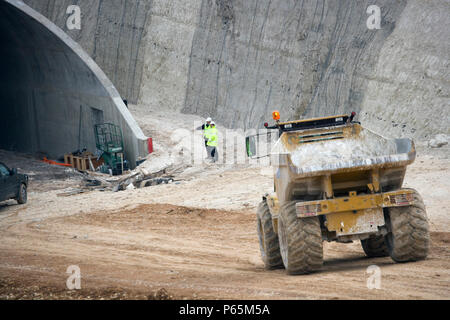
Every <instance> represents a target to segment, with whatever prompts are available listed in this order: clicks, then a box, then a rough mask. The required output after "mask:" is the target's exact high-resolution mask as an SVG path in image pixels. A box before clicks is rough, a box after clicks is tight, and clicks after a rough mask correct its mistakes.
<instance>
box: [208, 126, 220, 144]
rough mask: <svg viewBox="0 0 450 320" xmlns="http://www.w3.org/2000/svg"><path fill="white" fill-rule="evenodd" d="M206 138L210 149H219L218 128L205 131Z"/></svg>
mask: <svg viewBox="0 0 450 320" xmlns="http://www.w3.org/2000/svg"><path fill="white" fill-rule="evenodd" d="M205 138H206V139H208V142H207V143H206V145H207V146H208V147H217V144H218V134H217V129H216V128H210V129H209V130H207V131H206V130H205Z"/></svg>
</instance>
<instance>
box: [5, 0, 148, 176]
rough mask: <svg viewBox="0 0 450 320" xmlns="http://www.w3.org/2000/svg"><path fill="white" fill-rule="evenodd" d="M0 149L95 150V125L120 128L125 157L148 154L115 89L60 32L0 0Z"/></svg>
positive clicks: (11, 1)
mask: <svg viewBox="0 0 450 320" xmlns="http://www.w3.org/2000/svg"><path fill="white" fill-rule="evenodd" d="M0 42H1V45H0V70H1V73H0V101H1V108H0V112H1V114H0V148H1V149H6V150H11V151H19V152H24V153H37V152H39V153H44V154H46V155H48V156H49V157H50V158H60V157H62V156H63V155H64V154H66V153H70V152H73V151H75V150H78V149H80V148H87V149H88V150H89V151H95V135H94V125H95V124H98V123H99V122H111V123H115V124H117V125H119V126H120V127H121V128H122V131H123V135H124V140H125V141H124V142H125V155H126V157H127V158H128V159H130V164H131V166H132V167H134V166H133V163H135V161H136V160H137V158H139V157H145V156H146V155H147V152H146V151H147V150H146V148H145V145H146V137H145V136H144V134H143V133H142V131H141V129H140V128H139V126H138V125H137V124H136V122H135V121H134V119H133V117H132V116H131V114H130V113H129V111H128V110H127V109H126V107H125V105H124V104H123V102H122V100H121V98H120V96H119V94H118V93H117V90H115V88H114V86H113V85H112V83H111V82H110V81H109V80H108V79H107V77H106V76H105V75H104V73H103V72H102V71H101V70H100V69H99V68H98V66H97V65H96V64H95V63H94V62H93V61H92V59H90V57H89V56H88V55H87V54H86V53H85V52H84V51H83V50H82V49H81V47H79V45H78V44H76V43H75V42H74V41H73V40H71V39H70V37H69V36H68V35H66V34H65V33H64V32H63V31H62V30H61V29H59V28H57V27H56V26H55V25H54V24H52V23H51V22H50V21H48V20H47V19H46V18H44V17H43V16H41V15H40V14H39V13H37V12H36V11H34V10H33V9H31V8H30V7H28V6H26V5H25V4H23V2H21V1H18V0H1V1H0Z"/></svg>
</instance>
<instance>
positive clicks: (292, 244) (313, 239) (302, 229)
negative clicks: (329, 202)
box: [278, 201, 323, 275]
mask: <svg viewBox="0 0 450 320" xmlns="http://www.w3.org/2000/svg"><path fill="white" fill-rule="evenodd" d="M297 202H298V201H289V202H285V203H284V204H283V205H282V206H281V208H280V215H279V217H278V237H279V240H280V251H281V257H282V259H283V264H284V267H285V268H286V270H287V273H288V274H292V275H294V274H307V273H311V272H314V271H317V270H319V269H320V268H322V265H323V246H322V232H321V229H320V221H319V218H318V217H310V218H302V219H300V218H297V214H296V210H295V204H296V203H297Z"/></svg>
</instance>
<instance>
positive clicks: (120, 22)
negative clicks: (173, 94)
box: [24, 0, 151, 102]
mask: <svg viewBox="0 0 450 320" xmlns="http://www.w3.org/2000/svg"><path fill="white" fill-rule="evenodd" d="M24 2H25V3H26V4H28V5H29V6H31V7H32V8H33V9H35V10H37V11H38V12H40V13H42V14H43V15H44V16H46V17H47V18H48V19H50V20H51V21H52V22H54V23H55V24H56V25H57V26H58V27H60V28H61V29H63V30H64V31H65V32H66V33H67V34H69V35H70V36H71V37H72V38H73V39H74V40H75V41H77V42H78V43H79V44H80V45H81V46H82V47H83V49H84V50H85V51H86V52H87V53H88V54H89V55H90V56H91V57H92V58H93V59H94V61H95V62H96V63H97V64H98V65H99V67H100V68H102V70H103V71H104V72H105V73H106V75H107V76H108V77H109V78H110V80H111V81H112V82H113V83H114V85H115V86H116V88H117V89H118V91H119V92H120V94H121V95H122V97H123V98H124V99H125V98H126V99H128V100H130V102H136V101H137V98H138V96H139V91H140V88H141V79H142V73H143V71H144V69H143V65H144V54H145V42H144V41H143V38H144V34H145V32H146V27H147V25H148V20H149V19H150V15H149V13H150V8H151V2H150V1H147V0H132V1H130V0H81V1H73V0H25V1H24ZM70 5H78V6H79V7H80V9H81V30H76V29H75V30H69V29H68V28H67V26H66V22H67V19H68V18H69V16H70V15H69V14H67V8H68V7H69V6H70Z"/></svg>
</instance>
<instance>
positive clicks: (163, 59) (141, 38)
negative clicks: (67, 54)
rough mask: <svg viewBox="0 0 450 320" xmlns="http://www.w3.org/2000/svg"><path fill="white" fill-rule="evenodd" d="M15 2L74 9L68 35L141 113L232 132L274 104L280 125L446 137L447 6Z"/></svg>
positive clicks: (198, 0) (283, 0) (268, 0)
mask: <svg viewBox="0 0 450 320" xmlns="http://www.w3.org/2000/svg"><path fill="white" fill-rule="evenodd" d="M25 2H26V3H28V4H30V5H31V6H33V7H34V8H35V9H37V10H39V11H41V12H42V13H43V14H44V15H46V16H47V17H49V18H50V19H51V20H53V21H54V22H56V23H57V25H59V26H60V27H62V28H63V29H65V30H66V29H67V28H66V27H65V21H66V19H67V14H66V13H65V10H66V8H67V5H69V4H72V2H76V4H78V5H79V6H80V7H81V10H82V29H81V30H80V31H77V30H74V31H68V33H69V34H70V35H71V36H72V37H73V38H74V39H75V40H77V41H78V42H79V43H80V44H81V45H82V46H83V47H84V48H85V49H86V50H87V52H88V53H90V54H91V55H92V57H93V58H94V60H95V61H96V62H97V63H98V64H99V65H100V67H101V68H103V70H104V71H105V73H106V74H107V75H108V76H109V77H110V78H111V80H112V81H113V83H114V84H115V85H116V86H117V88H118V90H119V91H120V92H121V94H122V95H123V97H124V98H125V97H126V98H128V99H129V100H130V101H131V102H137V103H138V104H139V105H140V106H141V107H142V108H145V109H147V110H149V111H150V110H155V109H158V110H167V111H170V112H172V111H182V112H184V113H194V114H197V115H201V116H204V117H206V116H212V117H213V118H215V120H217V121H218V122H219V123H221V124H223V125H226V126H228V127H234V128H236V127H240V128H244V129H247V128H255V127H260V126H261V123H263V122H264V121H267V120H270V113H271V111H272V110H273V109H275V108H276V109H279V110H280V111H281V113H282V115H283V119H286V120H292V119H295V118H299V117H310V116H325V115H332V114H337V113H348V112H351V111H357V112H361V115H360V120H364V121H365V123H364V124H365V125H368V126H369V127H371V128H373V129H374V130H376V131H377V132H380V133H384V134H386V135H392V136H395V135H399V134H400V135H404V136H412V137H418V138H428V137H429V136H430V135H433V134H436V133H448V130H449V129H448V127H449V126H448V125H447V124H448V120H449V119H448V117H449V111H448V110H449V101H450V100H449V91H448V90H449V87H450V79H449V52H450V50H449V47H448V46H449V40H448V39H450V28H449V20H450V18H449V17H450V4H449V1H448V0H429V1H428V0H364V1H361V0H348V1H347V0H346V1H335V0H184V1H183V0H174V1H166V0H153V1H150V0H148V1H145V0H133V1H127V0H108V1H105V0H103V1H102V0H78V1H72V0H25ZM73 4H75V3H73ZM370 5H377V6H379V7H380V9H381V17H382V20H381V29H379V30H376V29H375V30H369V29H368V28H367V25H366V22H367V19H368V18H369V14H368V13H367V8H368V7H369V6H370ZM66 31H67V30H66Z"/></svg>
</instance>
